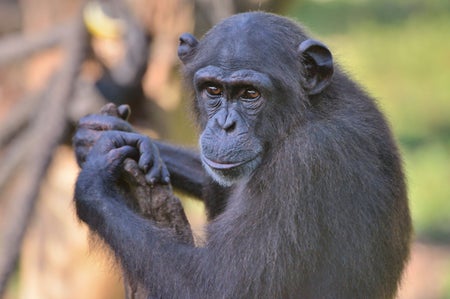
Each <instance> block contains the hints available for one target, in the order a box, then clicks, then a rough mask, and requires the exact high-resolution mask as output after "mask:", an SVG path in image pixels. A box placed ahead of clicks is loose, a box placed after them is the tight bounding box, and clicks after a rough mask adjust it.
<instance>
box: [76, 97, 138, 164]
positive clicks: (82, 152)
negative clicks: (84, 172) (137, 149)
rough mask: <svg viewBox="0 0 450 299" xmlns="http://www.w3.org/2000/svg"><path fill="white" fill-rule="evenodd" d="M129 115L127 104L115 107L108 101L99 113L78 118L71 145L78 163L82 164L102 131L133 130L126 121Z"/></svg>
mask: <svg viewBox="0 0 450 299" xmlns="http://www.w3.org/2000/svg"><path fill="white" fill-rule="evenodd" d="M129 115H130V108H129V107H128V106H127V105H121V106H119V107H116V106H115V105H114V104H112V103H110V104H107V105H105V106H103V108H102V109H101V111H100V113H99V114H91V115H88V116H85V117H83V118H82V119H80V121H79V122H78V125H77V131H76V133H75V135H74V137H73V140H72V141H73V146H74V148H75V154H76V158H77V162H78V165H80V166H82V165H83V164H84V162H85V161H86V156H87V155H88V153H89V151H90V150H91V148H92V146H93V145H94V144H95V143H96V141H97V140H98V139H99V138H100V135H102V133H103V132H104V131H110V130H116V131H125V132H133V127H132V126H131V125H130V124H129V123H128V122H127V121H126V120H127V119H128V117H129Z"/></svg>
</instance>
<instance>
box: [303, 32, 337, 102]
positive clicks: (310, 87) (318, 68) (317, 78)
mask: <svg viewBox="0 0 450 299" xmlns="http://www.w3.org/2000/svg"><path fill="white" fill-rule="evenodd" d="M298 51H299V53H300V55H301V57H302V59H303V63H304V65H305V69H306V74H305V76H306V78H305V88H306V90H307V91H308V94H310V95H314V94H318V93H320V92H321V91H322V90H323V89H324V88H325V87H327V86H328V84H329V83H330V80H331V77H332V75H333V56H332V55H331V52H330V50H328V48H327V47H326V46H325V45H324V44H322V43H321V42H319V41H316V40H313V39H307V40H305V41H303V42H301V43H300V45H299V46H298Z"/></svg>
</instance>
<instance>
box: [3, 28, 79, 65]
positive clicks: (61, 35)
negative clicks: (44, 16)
mask: <svg viewBox="0 0 450 299" xmlns="http://www.w3.org/2000/svg"><path fill="white" fill-rule="evenodd" d="M75 26H76V24H75V22H72V23H68V24H63V25H60V26H54V27H52V28H51V29H50V30H48V31H46V32H43V33H41V34H39V35H32V36H27V35H25V34H22V33H15V34H10V35H8V36H5V37H3V38H2V39H1V40H0V65H3V64H7V63H10V62H12V61H15V60H17V59H22V58H25V57H28V56H30V55H32V54H34V53H36V52H38V51H41V50H44V49H47V48H50V47H53V46H56V45H58V44H60V43H61V42H62V41H64V39H65V38H66V37H67V35H70V32H72V31H73V29H74V27H75Z"/></svg>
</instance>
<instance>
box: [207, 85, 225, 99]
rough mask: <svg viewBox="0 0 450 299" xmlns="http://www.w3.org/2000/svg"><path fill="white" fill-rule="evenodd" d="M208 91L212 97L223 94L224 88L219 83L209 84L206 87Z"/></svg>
mask: <svg viewBox="0 0 450 299" xmlns="http://www.w3.org/2000/svg"><path fill="white" fill-rule="evenodd" d="M205 90H206V93H207V94H208V95H209V96H211V97H218V96H220V95H221V94H222V88H220V87H219V86H217V85H208V86H206V88H205Z"/></svg>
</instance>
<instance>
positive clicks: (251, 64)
mask: <svg viewBox="0 0 450 299" xmlns="http://www.w3.org/2000/svg"><path fill="white" fill-rule="evenodd" d="M307 39H308V37H307V35H306V34H305V33H304V32H303V30H302V29H301V28H300V27H298V25H296V24H295V23H293V22H291V21H290V20H287V19H284V18H280V17H277V16H274V15H270V14H264V13H249V14H242V15H237V16H234V17H232V18H230V19H227V20H225V21H224V22H223V23H221V24H219V25H217V26H216V27H215V28H213V29H212V30H211V31H210V32H209V33H208V34H207V35H206V36H205V37H204V38H203V39H202V40H201V41H200V42H199V43H198V44H197V43H196V41H195V40H192V39H190V37H189V36H185V37H184V39H183V38H182V41H181V46H180V50H179V55H180V58H181V59H182V60H183V62H184V63H185V74H186V80H187V82H188V83H189V84H192V83H191V82H192V79H193V77H194V75H195V72H196V71H197V70H198V69H199V68H201V67H204V66H206V65H219V66H221V67H222V68H224V69H226V70H239V69H241V68H243V67H244V68H246V69H253V70H256V71H259V72H262V73H267V74H269V75H270V78H271V80H272V84H273V90H271V92H270V98H266V99H265V103H264V108H263V109H262V111H261V112H260V113H259V114H258V117H257V118H256V119H255V123H254V131H252V133H253V134H254V135H255V136H257V138H258V140H259V141H260V142H261V143H262V144H263V148H264V151H263V156H262V160H261V163H260V164H259V165H258V166H257V167H256V169H254V171H253V172H252V174H251V176H250V177H249V178H246V179H245V180H242V181H240V182H237V183H235V184H233V186H231V187H222V186H219V185H217V184H216V183H211V180H210V179H209V178H208V176H207V175H206V174H205V173H204V172H203V171H202V170H200V168H199V167H200V163H199V157H198V155H196V154H194V153H191V152H185V151H183V150H180V149H175V148H172V147H170V146H167V145H163V144H158V145H159V148H160V151H161V157H162V158H163V160H164V161H165V162H166V164H167V165H168V168H169V171H171V175H172V177H175V182H174V184H175V185H178V187H181V188H183V187H185V189H188V190H191V189H195V188H193V187H197V188H200V186H201V185H204V187H203V188H204V189H203V190H204V191H203V193H202V195H203V199H204V200H205V202H206V203H207V207H208V208H209V215H210V218H211V220H212V221H211V223H210V224H209V225H208V227H207V236H208V238H207V242H206V244H205V246H204V247H203V248H193V247H190V246H187V245H184V244H181V243H179V242H177V241H176V240H174V239H172V238H171V237H169V236H167V235H165V234H164V233H163V231H160V230H159V229H158V228H156V227H155V226H153V225H152V224H150V223H148V222H147V221H145V220H143V219H141V218H139V217H138V216H137V215H136V214H134V213H133V212H132V211H131V210H129V209H127V207H126V205H124V204H123V201H125V200H126V199H125V198H121V195H120V194H121V193H120V190H116V187H114V180H115V179H117V172H119V170H118V169H119V167H118V166H117V165H119V164H120V163H117V161H116V160H114V161H116V162H114V163H112V164H113V165H112V166H105V165H103V164H105V163H108V160H107V159H106V160H105V158H104V157H105V155H106V153H99V151H98V150H97V151H93V152H94V153H91V154H90V156H88V159H87V161H86V163H85V164H84V168H83V171H82V172H81V174H80V177H79V179H78V182H77V187H76V194H75V198H76V204H77V212H78V215H79V217H80V218H81V219H82V220H83V221H85V222H86V223H87V224H88V225H89V226H90V228H91V229H92V230H93V231H95V232H96V233H97V234H99V235H100V236H101V237H102V238H103V239H104V241H105V242H106V243H107V244H108V245H109V246H110V247H111V248H112V249H113V251H114V252H115V253H116V255H117V258H118V259H119V261H120V262H121V264H122V267H123V268H124V270H125V273H126V275H128V276H129V278H130V279H131V280H132V281H139V282H141V283H143V284H144V285H146V286H148V289H149V290H152V296H154V297H158V298H311V299H312V298H316V299H327V298H333V299H336V298H342V299H349V298H355V299H359V298H364V299H369V298H374V299H375V298H377V299H385V298H394V297H395V294H396V290H397V287H398V283H399V281H400V279H401V274H402V270H403V268H404V265H405V262H406V260H407V257H408V253H409V243H410V231H411V223H410V217H409V210H408V203H407V195H406V188H405V183H404V177H403V173H402V165H401V161H400V158H399V154H398V150H397V147H396V145H395V142H394V141H393V138H392V136H391V133H390V130H389V128H388V126H387V124H386V121H385V119H384V118H383V116H382V115H381V113H380V112H379V110H378V109H377V107H376V105H375V104H374V102H373V100H372V99H371V98H370V97H369V96H368V95H367V94H366V93H365V92H364V91H362V90H361V89H360V88H359V87H358V86H357V85H356V84H355V83H353V82H352V81H351V80H350V79H349V78H348V77H347V76H346V75H345V74H344V73H343V72H342V71H341V70H340V69H339V68H338V67H336V66H335V67H334V74H333V76H332V77H330V78H327V77H326V74H325V75H324V76H321V77H320V80H318V81H317V82H316V81H314V80H312V79H311V72H310V70H309V69H307V68H306V67H305V65H307V64H308V63H309V62H308V61H306V60H307V59H310V58H311V57H307V56H305V55H303V56H302V55H299V52H298V46H299V44H301V43H302V42H303V41H305V40H307ZM318 45H319V46H318V47H319V48H321V46H320V44H318ZM321 49H323V50H326V49H325V48H321ZM319 54H321V53H319ZM319 54H318V55H319ZM324 55H325V56H326V55H328V54H327V52H326V51H325V53H324ZM225 58H227V59H225ZM312 59H314V57H313V58H312ZM319 59H320V58H319ZM308 80H310V81H308ZM311 82H312V83H311ZM321 82H325V83H326V87H320V88H316V89H314V88H315V87H317V86H318V85H317V84H321ZM311 86H312V87H311ZM312 90H313V91H314V92H313V91H312ZM316 91H319V92H317V93H316ZM197 99H198V97H197ZM194 109H195V111H196V113H197V117H198V120H199V126H200V129H201V130H202V131H203V130H205V129H206V128H207V123H208V116H207V115H206V114H205V110H204V109H205V107H204V104H203V103H202V102H200V101H196V102H195V104H194ZM114 134H117V135H120V134H128V133H120V132H114V133H113V135H111V136H113V137H114V136H116V135H114ZM215 142H222V141H220V140H216V141H215ZM227 142H228V141H227ZM230 142H231V141H230ZM100 143H103V144H104V143H107V141H105V140H103V141H101V142H100ZM116 145H117V144H116ZM122 145H125V144H119V145H117V146H122ZM184 153H186V154H184ZM115 159H119V158H115ZM110 161H111V160H109V162H110ZM184 164H186V165H189V167H185V168H183V165H184ZM114 165H115V166H114ZM190 167H191V168H192V169H189V168H190ZM102 169H104V171H103V172H101V171H102ZM99 170H100V171H99ZM190 170H192V171H193V173H196V176H195V177H192V178H191V179H189V176H187V178H186V173H188V172H189V171H190ZM183 174H184V176H183ZM172 181H174V180H172ZM176 182H178V184H177V183H176ZM186 186H187V187H186Z"/></svg>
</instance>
